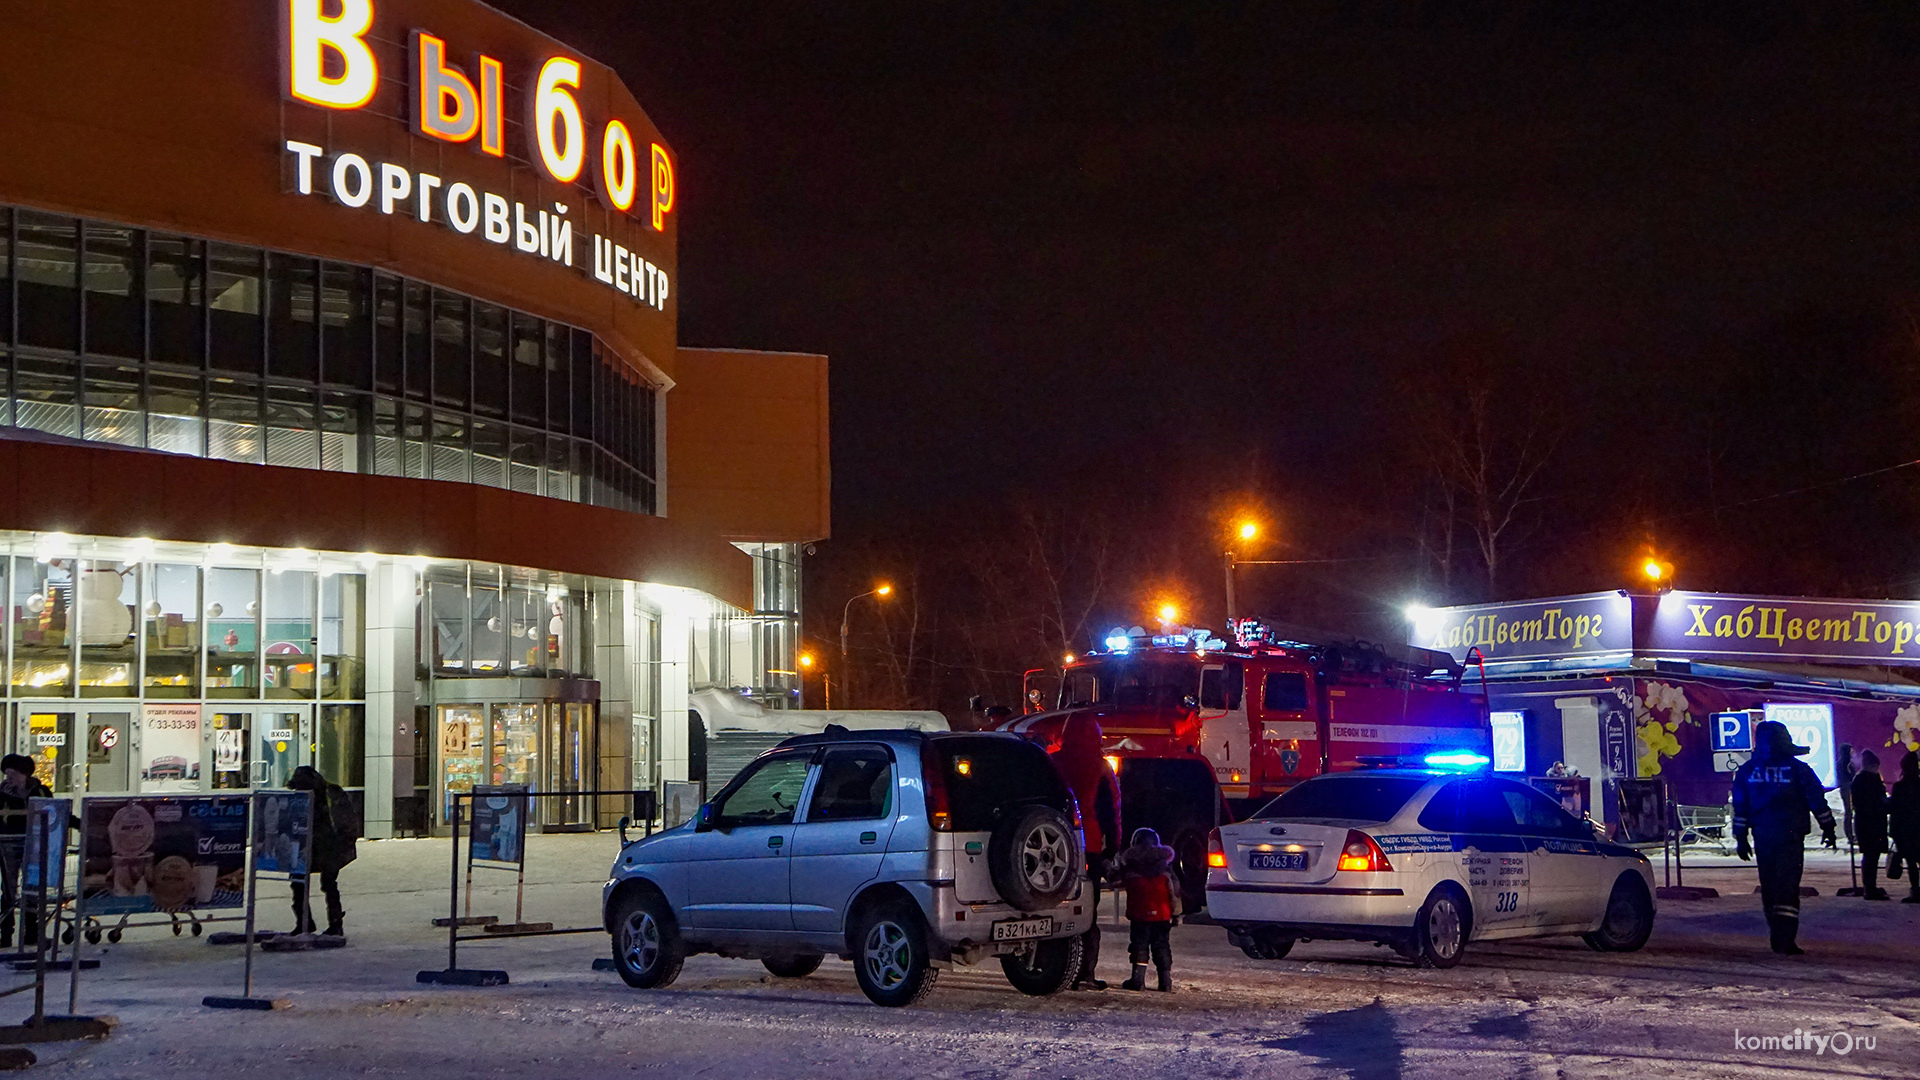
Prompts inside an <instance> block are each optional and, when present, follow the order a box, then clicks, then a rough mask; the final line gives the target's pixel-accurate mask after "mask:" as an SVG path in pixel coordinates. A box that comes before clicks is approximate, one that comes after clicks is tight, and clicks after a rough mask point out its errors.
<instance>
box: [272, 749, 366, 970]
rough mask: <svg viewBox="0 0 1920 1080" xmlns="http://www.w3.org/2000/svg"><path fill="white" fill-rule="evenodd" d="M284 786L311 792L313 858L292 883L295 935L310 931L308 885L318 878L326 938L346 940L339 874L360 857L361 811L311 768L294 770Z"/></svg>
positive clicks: (351, 800)
mask: <svg viewBox="0 0 1920 1080" xmlns="http://www.w3.org/2000/svg"><path fill="white" fill-rule="evenodd" d="M287 787H289V788H292V789H293V790H294V791H311V792H313V857H312V858H311V859H310V860H309V861H308V865H307V876H306V877H305V878H296V879H295V880H294V883H293V918H294V930H293V932H294V933H296V934H310V933H312V932H313V908H312V906H311V904H310V903H309V902H308V897H309V893H308V890H309V883H310V882H311V881H312V880H313V876H314V875H315V874H318V875H319V877H320V891H321V892H322V893H324V894H325V895H326V900H327V928H326V929H325V930H322V931H321V933H322V934H325V935H327V936H328V937H345V936H346V933H347V930H346V917H347V914H346V908H345V907H344V906H343V905H342V904H341V903H340V871H341V869H342V868H343V867H345V866H346V865H347V864H348V863H350V862H352V861H353V860H354V859H355V858H357V857H358V856H359V852H358V851H357V850H356V849H355V846H354V841H356V840H358V839H360V824H361V823H360V811H359V809H358V808H357V807H356V806H355V805H354V802H353V796H351V795H349V794H347V792H346V789H345V788H342V787H341V786H340V785H339V784H335V783H331V782H329V781H328V780H327V778H326V777H324V776H322V775H320V770H318V769H316V768H314V767H313V766H311V765H302V766H300V767H299V768H297V769H295V770H293V776H292V777H291V778H290V779H289V780H288V781H287Z"/></svg>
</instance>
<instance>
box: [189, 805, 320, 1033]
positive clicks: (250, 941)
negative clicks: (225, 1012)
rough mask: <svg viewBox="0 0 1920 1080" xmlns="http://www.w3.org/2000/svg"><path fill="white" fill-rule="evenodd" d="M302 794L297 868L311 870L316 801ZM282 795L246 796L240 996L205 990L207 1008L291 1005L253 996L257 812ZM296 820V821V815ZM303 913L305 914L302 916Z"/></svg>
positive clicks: (258, 842)
mask: <svg viewBox="0 0 1920 1080" xmlns="http://www.w3.org/2000/svg"><path fill="white" fill-rule="evenodd" d="M302 794H304V795H306V804H307V828H306V836H305V838H304V842H303V844H302V850H301V852H300V856H299V858H300V866H299V867H298V869H300V870H302V871H307V872H311V871H312V869H313V867H312V865H311V864H312V862H313V833H314V830H315V829H316V828H317V827H318V826H319V822H320V816H319V811H318V810H317V808H316V806H317V802H316V799H315V797H314V796H313V795H312V794H311V793H302ZM281 795H282V793H280V792H266V791H255V792H252V793H251V794H249V795H248V797H247V846H246V851H245V857H246V860H247V916H246V923H247V929H246V931H245V938H246V958H245V960H244V961H243V967H242V971H243V972H244V974H242V976H241V983H240V985H241V992H240V996H239V997H228V996H225V995H221V994H208V995H207V996H206V997H204V998H202V999H200V1003H201V1004H202V1005H204V1006H206V1007H207V1008H210V1009H249V1010H254V1011H259V1012H268V1011H271V1010H274V1009H287V1008H291V1007H292V1006H293V1002H292V1001H290V1000H288V999H287V998H257V997H254V996H253V950H254V946H255V945H256V944H258V943H259V941H260V932H259V920H258V918H257V912H258V908H259V901H260V855H261V847H262V845H263V843H264V841H265V840H266V839H267V838H266V837H264V836H262V835H261V830H262V828H263V818H262V815H261V813H260V803H261V801H262V800H263V799H268V798H279V797H281ZM295 820H296V821H297V820H298V819H295ZM278 865H279V862H278V857H277V856H276V862H275V866H276V867H277V866H278ZM287 880H288V881H294V880H299V881H301V882H303V883H310V882H311V878H310V877H304V876H302V875H300V874H294V873H289V874H288V875H287ZM302 917H303V918H304V916H302ZM292 937H293V938H298V937H299V935H297V934H296V935H292ZM276 940H277V938H276Z"/></svg>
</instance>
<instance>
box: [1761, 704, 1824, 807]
mask: <svg viewBox="0 0 1920 1080" xmlns="http://www.w3.org/2000/svg"><path fill="white" fill-rule="evenodd" d="M1764 708H1765V709H1766V717H1767V719H1769V720H1776V721H1779V722H1780V723H1781V724H1783V725H1785V726H1786V729H1787V734H1789V735H1791V736H1793V741H1794V744H1795V745H1797V746H1804V747H1806V748H1807V754H1806V757H1805V759H1804V760H1805V761H1806V763H1807V766H1808V767H1809V768H1811V769H1812V770H1813V772H1814V775H1816V776H1818V777H1819V778H1820V783H1821V785H1822V786H1824V787H1829V788H1831V787H1836V786H1838V785H1839V783H1840V780H1839V775H1838V773H1837V771H1836V768H1835V756H1834V752H1833V706H1832V705H1829V704H1827V703H1825V702H1784V703H1783V702H1777V701H1769V702H1767V703H1766V705H1765V706H1764Z"/></svg>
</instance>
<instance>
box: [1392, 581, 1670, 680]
mask: <svg viewBox="0 0 1920 1080" xmlns="http://www.w3.org/2000/svg"><path fill="white" fill-rule="evenodd" d="M1408 643H1409V644H1411V645H1415V646H1417V647H1419V648H1422V649H1432V650H1434V651H1435V652H1444V653H1448V654H1450V655H1452V656H1453V658H1454V659H1455V660H1459V661H1461V662H1463V663H1464V662H1465V661H1466V660H1467V659H1468V656H1469V654H1473V653H1477V654H1478V656H1479V658H1480V659H1483V660H1485V661H1486V662H1487V663H1490V664H1491V663H1497V662H1499V661H1505V660H1566V659H1574V658H1580V659H1588V658H1592V657H1595V656H1606V655H1610V654H1614V653H1624V652H1628V651H1630V650H1631V649H1632V648H1633V608H1632V602H1631V601H1630V600H1628V598H1627V594H1626V593H1623V592H1601V593H1588V594H1586V595H1583V596H1562V597H1557V598H1555V599H1552V600H1521V601H1516V602H1513V603H1506V604H1475V605H1471V606H1465V607H1445V608H1427V609H1424V610H1422V611H1421V612H1420V613H1419V616H1418V617H1417V618H1416V619H1414V621H1413V626H1412V634H1411V636H1410V637H1409V638H1408Z"/></svg>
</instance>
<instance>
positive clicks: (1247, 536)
mask: <svg viewBox="0 0 1920 1080" xmlns="http://www.w3.org/2000/svg"><path fill="white" fill-rule="evenodd" d="M1259 535H1260V526H1259V525H1256V524H1255V523H1253V522H1251V521H1243V522H1241V523H1240V539H1242V540H1251V539H1253V538H1254V537H1256V536H1259Z"/></svg>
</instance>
